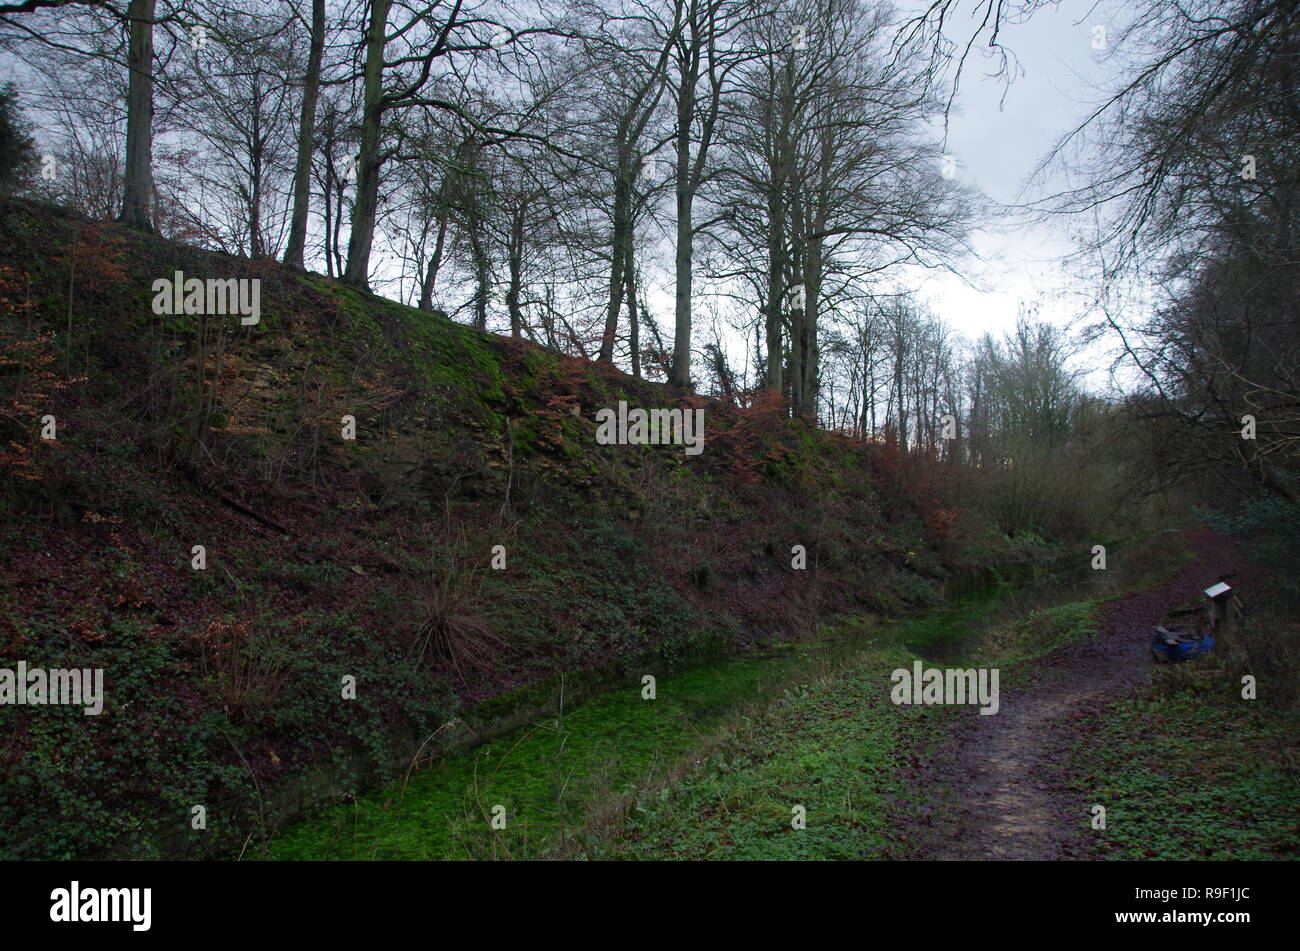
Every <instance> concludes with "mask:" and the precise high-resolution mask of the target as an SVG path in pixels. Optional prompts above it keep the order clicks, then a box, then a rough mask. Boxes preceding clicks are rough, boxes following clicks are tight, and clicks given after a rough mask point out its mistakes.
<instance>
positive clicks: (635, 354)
mask: <svg viewBox="0 0 1300 951" xmlns="http://www.w3.org/2000/svg"><path fill="white" fill-rule="evenodd" d="M626 272H627V328H628V346H629V347H630V348H631V350H632V376H634V377H636V378H637V379H638V380H639V379H641V319H640V316H639V315H638V314H637V302H636V262H635V261H634V260H629V261H628V262H627V268H626Z"/></svg>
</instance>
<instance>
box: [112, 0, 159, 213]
mask: <svg viewBox="0 0 1300 951" xmlns="http://www.w3.org/2000/svg"><path fill="white" fill-rule="evenodd" d="M154 3H155V0H131V3H130V6H129V7H128V8H127V17H128V18H129V19H130V21H131V23H130V41H129V47H128V51H127V67H128V69H129V71H130V79H129V81H128V85H127V95H126V176H125V178H126V182H125V185H126V187H125V189H124V192H123V195H122V214H121V216H120V217H119V218H118V220H119V221H121V222H122V223H123V224H125V225H128V226H129V227H132V228H137V229H139V230H141V231H153V230H154V226H153V18H154Z"/></svg>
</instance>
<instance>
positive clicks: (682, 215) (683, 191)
mask: <svg viewBox="0 0 1300 951" xmlns="http://www.w3.org/2000/svg"><path fill="white" fill-rule="evenodd" d="M691 15H692V17H693V16H694V15H695V10H694V9H692V11H691ZM698 81H699V59H698V54H697V53H695V51H694V49H693V50H692V53H691V54H690V56H689V58H688V61H687V64H686V68H685V69H684V70H683V71H682V76H681V80H680V82H679V84H678V89H677V143H676V145H677V175H676V179H677V180H676V188H677V255H676V292H675V293H676V302H675V303H676V307H675V312H674V314H675V320H674V329H673V370H672V375H671V376H670V377H669V380H668V382H669V383H671V384H672V385H673V386H680V387H683V388H685V387H688V386H690V385H691V292H692V285H693V282H694V274H693V266H694V256H695V223H694V212H695V207H694V206H695V188H694V181H693V178H694V169H693V168H692V163H691V126H692V124H693V123H694V121H695V84H696V83H697V82H698Z"/></svg>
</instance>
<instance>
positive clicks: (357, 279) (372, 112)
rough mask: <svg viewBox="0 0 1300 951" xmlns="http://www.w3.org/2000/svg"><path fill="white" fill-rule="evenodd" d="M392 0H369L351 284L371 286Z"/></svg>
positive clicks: (350, 244) (346, 273) (348, 279)
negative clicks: (387, 43)
mask: <svg viewBox="0 0 1300 951" xmlns="http://www.w3.org/2000/svg"><path fill="white" fill-rule="evenodd" d="M391 6H392V0H370V27H369V28H368V29H367V30H366V63H365V71H364V77H365V79H364V105H363V107H362V112H361V148H360V150H359V151H358V153H357V168H356V173H357V196H356V200H355V202H354V204H353V206H352V233H351V235H350V237H349V238H348V263H347V267H346V268H345V269H344V271H343V280H344V281H345V282H346V283H348V284H351V285H352V286H353V287H360V288H363V289H366V290H369V288H370V249H371V246H372V245H373V244H374V240H375V218H376V215H377V213H378V208H379V164H380V162H379V145H380V141H379V137H380V131H381V129H380V126H381V123H382V121H383V105H384V103H383V99H384V46H385V37H386V34H387V31H388V11H389V9H390V8H391Z"/></svg>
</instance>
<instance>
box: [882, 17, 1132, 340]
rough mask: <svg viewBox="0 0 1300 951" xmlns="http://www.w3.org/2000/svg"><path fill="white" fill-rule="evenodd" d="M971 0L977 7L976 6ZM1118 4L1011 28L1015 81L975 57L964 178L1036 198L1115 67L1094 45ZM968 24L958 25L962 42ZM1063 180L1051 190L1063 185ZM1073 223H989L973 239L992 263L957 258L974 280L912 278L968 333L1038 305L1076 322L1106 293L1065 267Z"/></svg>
mask: <svg viewBox="0 0 1300 951" xmlns="http://www.w3.org/2000/svg"><path fill="white" fill-rule="evenodd" d="M970 6H971V5H970V4H968V9H969V7H970ZM1117 9H1118V4H1116V3H1114V2H1109V3H1098V2H1096V0H1062V2H1061V3H1060V5H1059V6H1057V7H1048V8H1045V9H1042V10H1039V11H1037V12H1036V13H1035V14H1034V15H1033V17H1032V18H1030V19H1029V20H1028V21H1027V22H1025V23H1023V24H1018V25H1013V26H1011V27H1010V28H1008V29H1007V30H1005V31H1004V33H1003V35H1002V38H1001V39H1002V42H1003V43H1004V45H1006V46H1007V47H1008V48H1009V49H1010V50H1011V51H1012V52H1014V54H1015V56H1016V59H1017V60H1018V63H1019V66H1020V69H1021V70H1023V73H1022V74H1020V75H1017V76H1015V77H1014V79H1013V81H1012V82H1011V83H1010V85H1009V86H1007V85H1004V83H1003V82H1002V81H1001V80H999V79H993V78H987V74H988V73H991V72H992V71H993V69H994V68H995V63H994V61H993V60H991V59H983V58H975V57H974V56H972V58H971V59H970V60H968V62H967V69H966V72H965V74H964V75H963V77H962V82H961V86H960V90H959V92H958V95H957V99H956V105H955V108H954V110H953V113H952V115H951V117H950V122H949V129H948V141H947V149H946V151H947V153H948V154H950V155H952V156H953V157H954V158H955V159H956V163H957V177H958V178H959V179H960V180H961V181H963V182H966V183H969V184H971V185H974V186H975V187H976V188H978V189H980V191H982V192H983V193H984V194H985V195H987V196H988V197H989V198H990V199H992V200H994V201H996V202H1000V203H1004V204H1011V203H1014V202H1016V201H1017V200H1018V199H1022V197H1036V196H1037V195H1039V194H1041V189H1040V190H1036V191H1031V192H1028V193H1026V195H1025V196H1022V194H1021V192H1022V188H1023V186H1024V185H1025V183H1026V181H1027V179H1028V177H1029V176H1030V174H1031V173H1032V172H1033V170H1034V168H1035V166H1036V165H1037V163H1038V162H1039V161H1040V160H1041V159H1042V158H1043V156H1044V155H1045V154H1046V152H1047V151H1048V150H1049V149H1050V148H1051V147H1052V145H1053V144H1054V143H1055V142H1056V141H1057V139H1058V138H1059V137H1060V136H1061V135H1062V134H1064V133H1066V132H1068V131H1069V130H1070V129H1072V128H1073V127H1074V126H1075V125H1077V124H1078V122H1079V121H1080V120H1081V119H1082V118H1083V117H1085V116H1086V115H1087V113H1088V111H1089V106H1090V105H1095V103H1096V101H1097V86H1096V84H1097V83H1099V82H1103V81H1104V80H1105V78H1106V76H1107V75H1108V74H1109V73H1108V68H1107V66H1106V65H1105V64H1104V63H1103V62H1102V60H1101V56H1102V55H1103V53H1102V51H1099V50H1097V49H1094V47H1093V43H1094V36H1096V34H1095V32H1094V27H1105V26H1107V25H1108V24H1110V26H1111V30H1112V31H1113V28H1114V22H1115V20H1114V19H1113V14H1114V13H1115V12H1116V11H1117ZM967 28H968V24H967V23H965V22H957V23H955V24H953V26H952V29H951V31H950V33H951V35H952V36H953V37H954V38H955V37H956V36H957V35H958V31H959V30H962V29H967ZM1063 182H1064V179H1063V178H1061V177H1059V176H1058V177H1055V178H1053V179H1050V180H1049V181H1048V182H1047V185H1048V186H1049V187H1051V186H1053V185H1055V186H1060V185H1061V184H1063ZM1067 228H1068V223H1067V222H1064V221H1063V222H1060V223H1059V224H1058V225H1055V226H1039V227H1028V226H1026V225H1025V223H1024V222H1023V221H1018V220H1015V219H1009V220H992V221H988V222H987V223H986V225H985V226H984V227H982V228H981V230H980V231H979V232H978V233H977V234H976V235H975V237H974V241H973V244H974V246H975V247H976V249H977V250H978V251H979V253H980V254H981V255H982V256H984V257H985V258H987V260H986V261H984V262H981V261H978V260H966V261H962V262H960V263H958V264H957V267H958V269H959V270H960V271H961V272H962V274H963V275H964V276H965V277H966V278H967V280H969V281H971V282H972V283H974V284H976V285H977V287H975V288H972V287H969V286H967V285H966V284H965V283H963V281H962V280H961V279H960V278H958V277H956V276H953V275H949V274H944V273H941V272H934V271H924V270H920V269H915V268H913V269H910V270H909V273H908V275H907V278H906V280H907V283H908V284H909V285H911V286H912V287H914V288H915V289H916V290H917V291H918V293H919V294H920V295H921V296H922V297H923V298H924V299H925V300H927V301H928V302H929V303H930V305H931V307H933V308H934V310H935V311H936V312H937V313H938V314H939V315H940V316H942V317H943V318H944V319H945V320H946V321H947V322H948V323H949V324H951V325H952V326H953V327H954V329H956V330H958V331H959V332H960V333H962V334H963V335H965V336H967V337H971V338H974V337H978V336H979V335H980V334H982V333H984V332H986V331H990V332H993V333H1002V332H1004V331H1006V330H1007V329H1009V328H1010V327H1011V326H1012V325H1013V324H1014V322H1015V319H1016V314H1017V311H1018V308H1019V306H1020V305H1021V303H1031V302H1037V303H1038V304H1039V305H1040V316H1041V317H1042V318H1044V319H1047V320H1050V321H1052V322H1053V323H1061V324H1073V323H1075V322H1077V320H1078V318H1079V316H1080V312H1081V302H1082V301H1083V300H1084V299H1085V297H1086V296H1089V295H1091V294H1093V293H1095V292H1096V287H1095V286H1092V285H1091V284H1080V283H1079V281H1078V280H1077V278H1075V277H1073V276H1071V275H1070V274H1068V273H1067V272H1065V271H1064V270H1063V268H1062V266H1061V262H1060V256H1061V255H1062V254H1064V253H1065V252H1066V251H1069V250H1070V249H1071V245H1070V243H1069V240H1068V230H1067Z"/></svg>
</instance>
